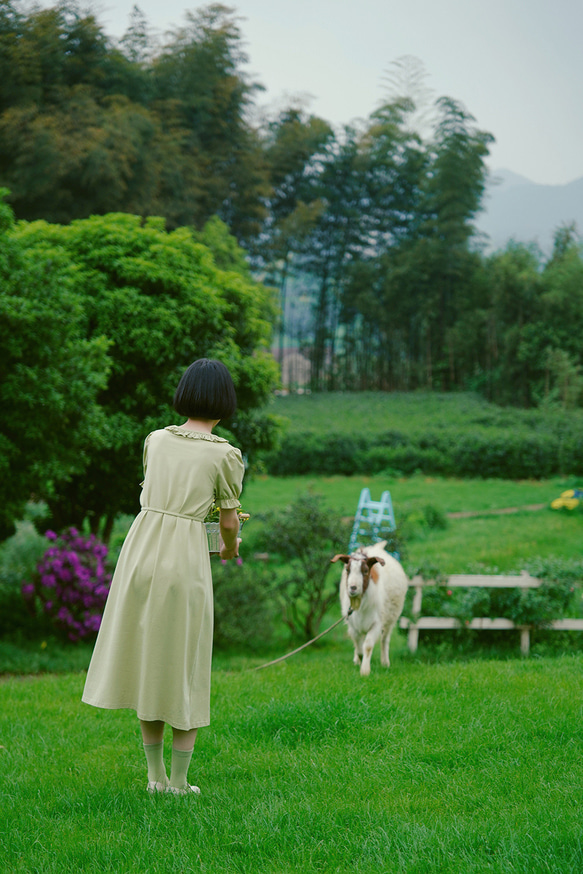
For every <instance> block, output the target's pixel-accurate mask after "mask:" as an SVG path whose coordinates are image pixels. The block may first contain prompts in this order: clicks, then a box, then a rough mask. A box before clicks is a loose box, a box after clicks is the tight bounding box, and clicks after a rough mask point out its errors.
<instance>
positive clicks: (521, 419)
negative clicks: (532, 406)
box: [265, 392, 583, 479]
mask: <svg viewBox="0 0 583 874" xmlns="http://www.w3.org/2000/svg"><path fill="white" fill-rule="evenodd" d="M275 411H276V413H278V414H280V415H281V416H282V417H285V419H286V420H287V428H286V433H285V435H284V437H283V439H282V441H281V444H280V446H279V448H278V450H277V451H272V452H270V453H268V454H267V455H266V458H265V463H266V467H267V470H268V471H269V472H270V473H272V474H277V475H280V476H281V475H298V474H307V473H320V474H344V475H352V474H357V473H362V474H369V475H371V474H374V473H381V472H384V473H386V474H387V475H399V474H402V475H410V474H412V473H415V472H416V471H421V472H423V473H426V474H440V475H444V476H458V477H468V478H479V477H483V478H487V477H492V478H500V479H540V478H545V477H549V476H553V475H555V474H578V475H580V474H583V413H581V412H580V411H570V412H567V411H564V410H562V409H561V408H553V407H549V408H546V409H540V410H517V409H502V408H500V407H498V406H496V405H494V404H491V403H488V402H487V401H485V400H483V399H482V398H480V397H479V396H477V395H468V394H462V393H460V394H445V395H444V394H438V393H435V392H434V393H411V394H399V393H392V394H384V393H374V392H364V393H359V394H350V395H346V394H344V393H340V392H338V393H327V394H320V395H311V396H302V397H282V398H278V400H277V403H276V405H275Z"/></svg>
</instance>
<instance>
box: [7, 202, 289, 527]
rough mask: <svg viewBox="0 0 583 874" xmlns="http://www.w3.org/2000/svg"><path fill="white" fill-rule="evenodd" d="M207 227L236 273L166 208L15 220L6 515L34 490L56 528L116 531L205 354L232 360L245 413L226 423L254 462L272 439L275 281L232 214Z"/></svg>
mask: <svg viewBox="0 0 583 874" xmlns="http://www.w3.org/2000/svg"><path fill="white" fill-rule="evenodd" d="M201 236H205V233H204V232H203V233H202V234H201ZM206 236H208V237H209V240H210V241H211V242H212V243H213V244H216V245H217V246H218V247H219V249H220V250H221V253H222V254H221V257H222V258H223V259H224V260H225V261H228V260H230V261H231V262H232V264H231V265H230V266H229V270H228V272H227V271H223V270H219V269H218V268H217V267H216V265H215V263H214V260H213V257H212V253H211V251H210V249H209V248H208V247H207V246H205V245H203V244H202V243H199V242H197V240H196V238H195V236H193V234H192V232H191V231H189V230H188V229H186V228H184V229H180V230H175V231H173V232H170V233H168V232H167V231H166V230H165V228H164V222H163V220H162V219H155V218H150V219H148V220H146V221H145V222H143V221H141V220H140V219H139V218H138V217H135V216H129V215H124V214H117V215H106V216H94V217H92V218H90V219H84V220H78V221H74V222H72V223H71V224H70V225H67V226H62V225H51V224H48V223H46V222H42V221H38V222H34V223H31V224H27V223H20V224H19V225H18V226H17V227H15V228H13V227H10V226H8V227H7V228H6V231H5V234H4V235H3V239H4V242H5V246H4V247H3V249H2V253H3V257H2V258H0V271H1V272H2V273H3V275H4V276H5V282H4V283H3V285H2V287H1V288H0V309H1V312H2V314H3V315H4V318H3V319H2V325H1V327H0V331H1V332H2V334H1V340H2V347H3V349H5V350H6V352H5V355H4V358H3V362H2V368H3V374H2V375H3V380H2V387H1V389H0V391H1V394H2V413H1V417H2V418H1V420H0V424H1V428H0V433H1V434H2V435H3V436H2V440H3V445H2V450H3V451H2V453H1V455H2V464H3V465H4V469H5V470H7V469H8V466H10V470H11V477H10V480H8V479H7V477H2V486H1V487H0V488H2V489H3V491H4V492H5V494H6V499H5V500H4V501H3V503H2V508H1V511H0V517H1V518H2V519H3V521H4V524H5V526H8V525H9V523H10V522H11V520H12V519H13V518H15V517H16V516H17V512H18V509H19V506H21V505H23V504H24V502H25V501H26V500H28V499H29V498H30V496H31V495H32V494H34V495H36V496H37V497H40V498H44V499H46V500H47V502H48V504H49V507H50V509H51V513H52V521H53V525H54V527H56V528H62V527H64V526H65V525H67V524H70V523H71V522H77V524H80V523H81V521H82V520H83V519H84V518H86V517H88V518H89V519H90V520H91V524H92V527H93V528H94V530H97V527H98V526H99V524H100V521H102V520H104V519H105V536H106V537H107V536H108V532H109V530H110V528H111V524H112V523H113V519H114V517H115V515H116V514H117V513H118V512H130V513H131V512H134V511H135V509H136V507H137V496H138V483H139V482H140V480H141V478H142V470H141V447H142V444H143V440H144V438H145V436H146V434H147V433H148V431H150V430H153V429H154V428H157V427H163V426H164V425H167V424H169V422H171V421H173V420H174V418H175V415H176V414H174V413H173V412H172V411H171V409H170V402H171V399H172V395H173V392H174V389H175V387H176V385H177V383H178V380H179V378H180V375H181V374H182V372H183V370H184V368H185V367H187V366H188V365H189V364H190V363H191V361H192V360H194V359H195V358H197V357H201V356H203V355H204V356H208V357H216V358H220V359H221V360H222V361H224V362H225V363H226V364H227V366H228V367H229V369H230V370H231V373H232V374H233V378H234V380H235V384H236V387H237V394H238V402H239V411H238V412H237V413H236V414H235V416H234V417H233V418H232V419H231V420H230V421H229V422H225V423H224V427H225V428H227V429H228V431H227V432H224V433H229V434H230V436H231V437H232V439H233V440H234V441H235V442H236V443H237V445H240V446H241V448H242V449H243V451H244V452H245V453H246V454H248V456H249V457H250V460H251V461H252V459H253V453H254V452H255V450H256V449H257V448H258V447H260V446H269V445H270V442H271V440H272V439H273V433H274V427H275V426H274V423H273V421H272V420H270V419H269V417H268V416H264V415H262V414H260V413H259V412H258V410H259V409H260V408H261V407H262V406H263V405H264V404H265V402H266V400H267V399H268V398H269V397H270V394H271V391H272V388H273V386H274V384H275V380H276V376H277V374H276V366H275V364H274V362H273V360H272V358H271V357H270V356H269V354H268V352H267V347H268V344H269V340H270V337H271V321H272V319H273V312H274V308H273V301H272V297H271V292H270V290H269V289H268V288H266V287H265V286H263V285H258V284H256V283H254V282H253V281H252V280H251V278H250V277H249V274H248V273H247V272H246V271H244V270H243V269H242V268H241V266H240V265H238V262H237V258H236V247H235V251H233V250H232V245H231V244H232V241H231V243H229V240H230V238H229V234H228V232H227V230H226V228H225V226H224V225H221V224H217V223H216V222H215V223H213V224H212V225H211V227H210V228H209V229H208V232H207V233H206ZM221 243H222V245H220V244H221ZM229 253H230V256H229Z"/></svg>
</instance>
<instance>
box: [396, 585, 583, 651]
mask: <svg viewBox="0 0 583 874" xmlns="http://www.w3.org/2000/svg"><path fill="white" fill-rule="evenodd" d="M541 584H542V583H541V580H539V579H537V578H536V577H531V576H530V575H529V574H528V573H526V571H523V572H522V573H521V574H520V575H519V576H502V575H500V576H499V575H494V574H488V575H485V574H452V576H450V577H448V578H447V581H446V582H443V583H441V582H440V585H443V586H445V587H446V588H455V587H467V586H475V587H480V588H486V589H487V588H496V589H512V588H519V589H536V588H538V587H539V586H540V585H541ZM409 585H410V586H412V587H414V589H415V595H414V596H413V610H412V613H413V619H407V618H406V617H405V616H402V617H401V619H400V620H399V625H400V627H401V628H403V629H406V630H407V643H408V646H409V649H410V650H411V652H416V650H417V647H418V645H419V632H420V631H423V630H429V629H431V630H435V631H439V630H441V631H443V630H446V629H452V628H461V627H464V628H470V629H472V630H478V631H510V630H513V629H516V630H518V631H520V651H521V653H522V654H523V655H525V656H526V655H528V653H529V651H530V632H531V629H532V625H516V624H515V623H514V622H513V621H512V620H511V619H504V618H498V619H490V618H489V617H486V616H484V617H476V618H474V619H471V620H470V621H469V622H468V623H467V624H466V623H463V624H462V623H461V622H460V620H459V619H455V618H453V617H450V616H421V615H420V614H421V605H422V602H423V589H424V587H425V586H434V585H436V583H435V581H434V580H424V579H423V577H413V579H412V580H411V581H410V583H409ZM544 627H545V628H550V629H552V630H554V631H583V619H555V620H554V621H552V622H549V623H548V624H545V626H544Z"/></svg>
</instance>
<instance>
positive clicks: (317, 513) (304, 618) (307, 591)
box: [264, 493, 350, 640]
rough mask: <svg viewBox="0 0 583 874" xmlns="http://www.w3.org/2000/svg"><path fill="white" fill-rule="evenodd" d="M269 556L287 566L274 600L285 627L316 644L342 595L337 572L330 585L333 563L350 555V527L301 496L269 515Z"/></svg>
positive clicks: (317, 500)
mask: <svg viewBox="0 0 583 874" xmlns="http://www.w3.org/2000/svg"><path fill="white" fill-rule="evenodd" d="M264 519H265V521H266V522H267V530H268V531H269V539H270V552H273V553H275V554H276V555H277V556H278V557H279V558H281V559H283V561H284V562H285V567H283V568H282V570H281V572H279V574H278V578H277V583H276V586H275V592H274V594H275V597H276V600H277V601H278V602H279V604H280V606H281V609H282V615H283V620H284V622H285V624H286V625H287V626H288V628H290V629H291V630H292V631H293V632H294V633H295V634H299V635H301V636H303V637H304V638H305V639H306V640H309V639H311V638H313V637H314V636H315V635H316V634H317V633H318V630H319V627H320V623H321V621H322V619H323V618H324V615H325V614H326V611H327V610H328V608H329V607H330V605H331V604H332V602H333V601H335V600H336V598H337V593H338V585H337V584H338V571H336V574H335V579H334V582H331V581H330V571H331V569H332V565H331V564H330V559H331V558H332V557H333V556H334V555H335V554H336V553H339V552H342V553H343V552H346V544H347V543H348V540H349V536H350V528H349V526H348V525H347V524H346V523H345V522H343V521H342V518H341V517H340V516H339V515H338V514H336V513H334V512H333V511H332V510H330V509H329V508H328V507H325V506H324V505H323V503H322V498H321V497H320V496H319V495H313V494H309V493H307V494H303V495H298V497H297V498H296V499H295V501H294V502H293V503H292V504H291V505H290V506H289V507H287V508H285V509H283V510H279V511H278V512H274V513H269V514H266V516H265V517H264Z"/></svg>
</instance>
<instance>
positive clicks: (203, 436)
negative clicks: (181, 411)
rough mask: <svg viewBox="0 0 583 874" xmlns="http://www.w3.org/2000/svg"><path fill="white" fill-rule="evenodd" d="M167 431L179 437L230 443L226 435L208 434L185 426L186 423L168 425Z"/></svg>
mask: <svg viewBox="0 0 583 874" xmlns="http://www.w3.org/2000/svg"><path fill="white" fill-rule="evenodd" d="M164 430H165V431H170V433H171V434H176V435H177V436H178V437H190V439H191V440H208V441H209V443H228V442H229V441H228V440H225V438H224V437H217V435H216V434H207V433H206V432H205V431H193V430H192V428H185V427H184V425H167V426H166V427H165V428H164Z"/></svg>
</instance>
